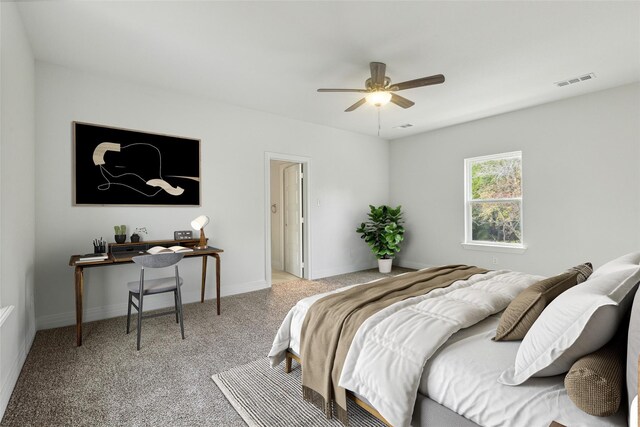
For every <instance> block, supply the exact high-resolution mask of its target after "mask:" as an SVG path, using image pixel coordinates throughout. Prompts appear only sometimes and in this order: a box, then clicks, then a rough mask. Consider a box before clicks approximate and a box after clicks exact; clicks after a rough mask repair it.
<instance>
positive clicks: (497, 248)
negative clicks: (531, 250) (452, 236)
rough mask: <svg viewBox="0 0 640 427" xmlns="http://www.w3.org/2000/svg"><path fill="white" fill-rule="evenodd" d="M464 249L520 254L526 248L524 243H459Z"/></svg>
mask: <svg viewBox="0 0 640 427" xmlns="http://www.w3.org/2000/svg"><path fill="white" fill-rule="evenodd" d="M460 244H461V245H462V247H463V248H464V249H469V250H472V251H485V252H502V253H512V254H522V253H524V252H525V251H526V250H527V247H526V246H525V245H513V246H512V245H499V244H491V243H460Z"/></svg>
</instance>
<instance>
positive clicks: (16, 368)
mask: <svg viewBox="0 0 640 427" xmlns="http://www.w3.org/2000/svg"><path fill="white" fill-rule="evenodd" d="M35 336H36V331H35V330H33V329H32V330H31V331H29V332H28V334H27V336H26V337H25V345H24V346H22V349H21V350H20V352H19V353H18V356H17V357H16V359H15V361H14V362H13V364H12V365H11V368H10V369H9V373H8V374H7V376H6V380H5V382H4V384H2V388H1V389H0V420H2V417H4V411H6V409H7V405H8V404H9V399H11V394H12V393H13V389H14V388H15V386H16V383H17V382H18V377H19V376H20V372H21V371H22V366H24V362H25V361H26V360H27V355H28V354H29V351H30V350H31V346H32V345H33V340H34V338H35Z"/></svg>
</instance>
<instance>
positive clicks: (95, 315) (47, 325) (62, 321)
mask: <svg viewBox="0 0 640 427" xmlns="http://www.w3.org/2000/svg"><path fill="white" fill-rule="evenodd" d="M266 287H268V285H267V282H265V281H264V280H256V281H255V282H247V283H241V284H237V285H233V286H225V287H223V288H222V289H221V292H220V293H221V296H223V297H225V296H229V295H236V294H243V293H245V292H253V291H258V290H260V289H264V288H266ZM209 292H211V289H210V287H207V293H209ZM214 293H215V291H214ZM124 298H126V294H125V295H124V296H123V301H124V302H123V303H120V304H112V305H107V306H101V307H92V308H86V309H85V310H84V312H83V315H82V320H83V321H84V322H95V321H96V320H103V319H109V318H112V317H118V316H124V315H126V314H127V304H126V300H125V299H124ZM163 300H164V301H163ZM147 301H148V302H147ZM172 301H173V297H170V296H167V297H166V298H165V299H163V298H151V299H149V300H146V299H145V304H144V306H145V311H146V310H155V309H158V308H165V307H170V306H171V305H172V304H173V302H172ZM198 301H200V289H197V290H192V291H190V292H183V293H182V302H183V303H184V304H189V303H192V302H198ZM75 324H76V312H75V311H67V312H64V313H56V314H50V315H46V316H39V317H38V318H37V320H36V325H37V326H36V327H37V329H38V330H42V329H52V328H60V327H63V326H69V325H75Z"/></svg>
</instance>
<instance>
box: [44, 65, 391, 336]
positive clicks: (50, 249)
mask: <svg viewBox="0 0 640 427" xmlns="http://www.w3.org/2000/svg"><path fill="white" fill-rule="evenodd" d="M74 120H78V121H84V122H90V123H98V124H104V125H113V126H119V127H124V128H131V129H138V130H143V131H150V132H159V133H166V134H172V135H180V136H187V137H193V138H200V139H201V140H202V143H201V144H202V146H201V152H202V153H201V156H202V207H200V208H165V207H157V208H149V207H146V208H145V207H74V206H72V197H71V182H72V174H71V157H72V154H71V153H72V139H71V122H72V121H74ZM36 123H37V137H38V138H37V152H36V166H37V171H36V188H37V192H36V207H37V216H36V223H37V236H38V245H37V257H38V266H37V270H36V310H37V317H38V327H39V328H47V327H55V326H61V325H68V324H73V323H74V322H75V318H74V291H73V269H72V268H71V267H69V266H68V261H69V255H70V254H72V253H86V252H89V251H91V249H92V248H91V240H92V239H93V238H95V237H97V236H103V237H108V238H109V239H110V240H112V239H113V237H112V235H113V225H114V224H120V223H122V224H126V225H127V226H128V228H129V229H130V230H132V229H134V228H135V227H141V226H145V227H147V229H148V230H149V236H147V239H162V238H170V237H171V236H173V231H174V230H177V229H186V228H188V227H189V223H190V220H191V219H193V218H194V217H196V216H197V215H199V214H201V213H203V214H207V215H209V216H210V217H211V218H212V221H211V223H210V224H209V225H208V226H207V230H206V231H207V237H209V239H210V243H211V244H212V245H214V246H218V247H221V248H223V249H224V250H225V253H224V254H223V255H222V268H221V270H222V293H223V295H229V294H232V293H238V292H246V291H249V290H254V289H259V288H262V287H264V286H266V283H265V271H266V269H265V250H266V246H265V243H266V242H265V227H266V224H265V212H264V206H265V194H264V193H265V189H264V177H265V171H264V159H265V152H267V151H268V152H277V153H285V154H290V155H298V156H305V157H309V158H311V163H312V168H313V176H312V178H311V181H310V183H309V184H310V186H311V187H310V197H311V198H312V200H313V202H312V203H311V212H310V213H311V215H310V217H311V224H310V227H311V228H310V231H311V238H310V240H311V246H312V248H311V253H312V257H313V258H312V260H311V261H312V268H313V270H312V271H311V275H312V276H311V277H312V278H318V277H322V276H327V275H332V274H339V273H343V272H347V271H354V270H359V269H362V268H368V267H372V266H374V265H375V260H374V259H373V257H372V256H371V255H370V253H369V250H368V248H367V247H366V245H364V244H362V242H361V240H360V239H359V238H358V235H357V234H356V233H355V227H356V225H357V224H359V223H360V221H361V220H362V218H363V217H364V215H365V213H366V208H367V206H368V205H369V204H370V203H374V204H377V203H385V202H386V201H387V198H388V190H389V187H388V179H389V178H388V155H389V146H388V142H386V141H383V140H380V139H378V138H373V137H367V136H362V135H357V134H354V133H350V132H346V131H341V130H336V129H331V128H328V127H323V126H318V125H314V124H309V123H305V122H300V121H295V120H290V119H286V118H282V117H279V116H275V115H271V114H265V113H261V112H257V111H252V110H248V109H243V108H238V107H233V106H229V105H223V104H220V103H216V102H213V101H211V100H207V99H204V98H202V99H200V98H194V97H188V96H183V95H180V94H176V93H173V92H166V91H163V90H160V89H157V88H153V87H147V86H141V85H135V84H130V83H127V82H123V81H117V80H111V79H109V78H102V77H98V76H96V75H94V74H87V73H83V72H79V71H73V70H70V69H66V68H62V67H59V66H55V65H51V64H46V63H40V62H37V63H36ZM372 170H374V171H376V172H375V173H371V171H372ZM318 200H319V206H318ZM183 263H184V264H185V265H184V266H183V267H182V269H181V273H183V275H185V279H186V283H187V285H186V288H185V290H184V291H183V292H184V293H183V298H184V301H185V302H192V301H196V300H198V299H199V297H198V295H199V274H200V262H199V260H185V261H183ZM213 273H214V272H213V269H211V270H210V272H209V275H210V276H209V281H208V287H207V294H206V298H213V297H214V296H215V291H214V286H213V281H212V276H213ZM136 277H137V270H136V268H135V267H134V266H133V265H124V266H116V267H109V268H98V269H86V270H85V282H86V284H85V319H86V320H93V319H99V318H104V317H109V316H114V315H120V314H124V313H125V309H126V291H125V288H124V283H125V282H127V281H130V280H135V278H136ZM159 300H162V298H161V297H158V298H155V299H152V300H149V308H151V303H152V301H159ZM163 302H164V303H165V304H167V305H168V304H169V303H170V301H169V299H167V300H166V301H163ZM145 306H146V304H145ZM222 313H223V314H224V305H223V307H222Z"/></svg>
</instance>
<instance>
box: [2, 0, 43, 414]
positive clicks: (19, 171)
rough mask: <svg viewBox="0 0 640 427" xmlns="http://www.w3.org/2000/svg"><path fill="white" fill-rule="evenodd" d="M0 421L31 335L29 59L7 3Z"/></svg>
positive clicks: (31, 77) (32, 141) (16, 16)
mask: <svg viewBox="0 0 640 427" xmlns="http://www.w3.org/2000/svg"><path fill="white" fill-rule="evenodd" d="M0 14H1V15H2V16H1V22H2V25H1V26H0V27H1V28H2V30H1V31H2V34H1V36H0V38H1V40H2V48H1V51H2V58H1V62H2V64H1V67H2V70H1V72H0V75H1V76H2V77H1V89H0V92H1V93H2V103H1V108H0V110H1V111H0V122H1V123H2V125H1V126H0V127H1V128H2V130H1V133H0V187H1V192H0V242H1V243H0V307H6V306H13V307H14V309H13V310H12V311H11V313H10V315H9V317H8V318H7V319H6V321H5V322H4V323H3V324H2V326H1V328H0V419H1V418H2V415H3V414H4V410H5V408H6V406H7V403H8V402H9V397H10V396H11V392H12V390H13V386H14V385H15V382H16V380H17V379H18V375H19V374H20V370H21V368H22V365H23V363H24V360H25V358H26V355H27V353H28V352H29V349H30V348H31V343H32V342H33V337H34V335H35V314H34V257H35V243H34V239H35V237H34V236H35V213H34V209H35V208H34V204H35V196H34V194H35V188H34V175H35V170H34V144H35V125H34V118H35V117H34V116H35V101H34V81H35V80H34V73H35V71H34V69H35V65H34V60H33V54H32V52H31V48H30V46H29V42H28V40H27V38H26V34H25V32H24V28H23V25H22V20H21V18H20V15H19V13H18V11H17V8H16V4H15V3H13V2H2V3H0Z"/></svg>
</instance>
